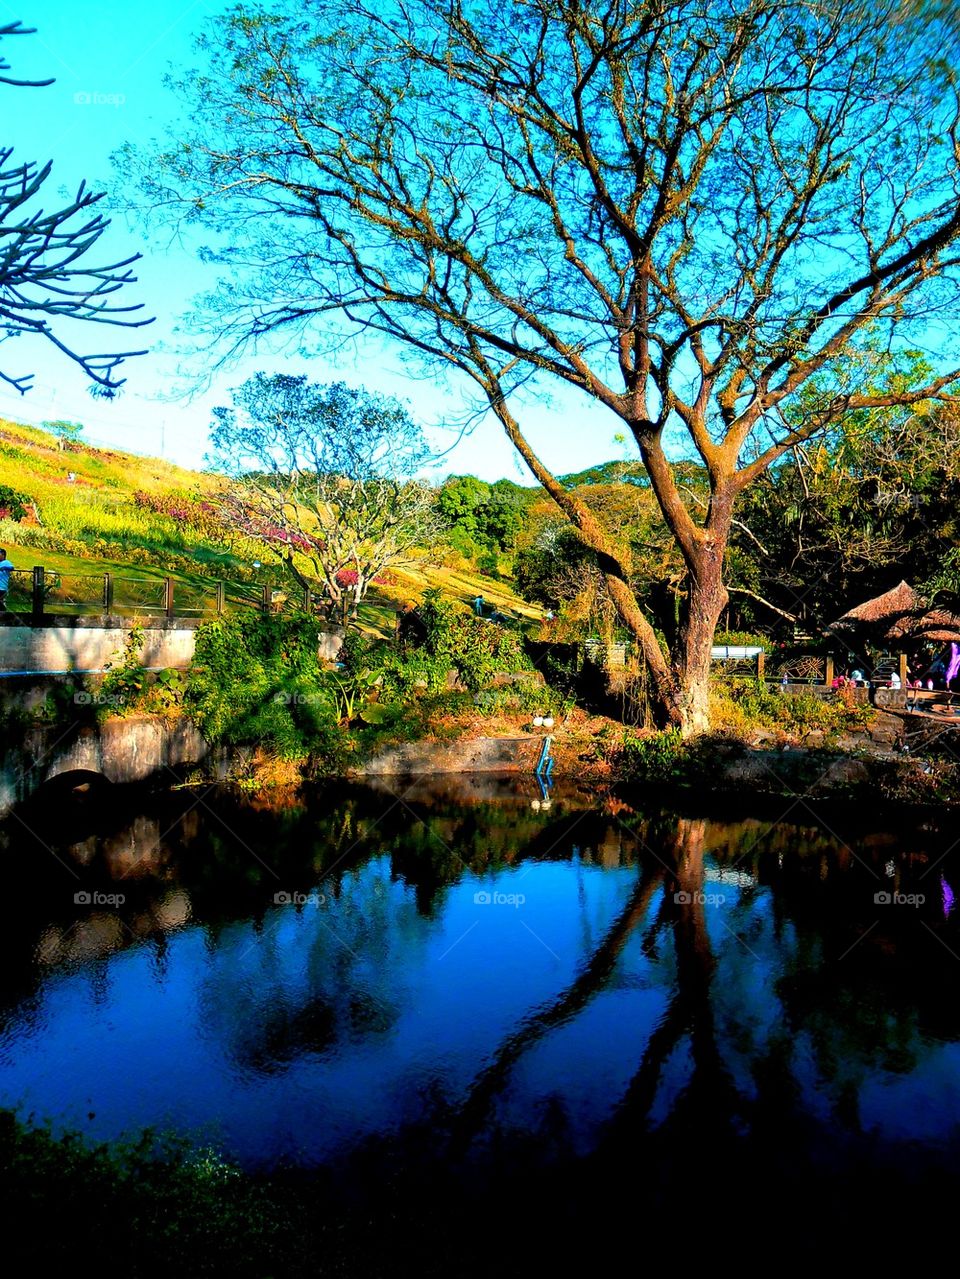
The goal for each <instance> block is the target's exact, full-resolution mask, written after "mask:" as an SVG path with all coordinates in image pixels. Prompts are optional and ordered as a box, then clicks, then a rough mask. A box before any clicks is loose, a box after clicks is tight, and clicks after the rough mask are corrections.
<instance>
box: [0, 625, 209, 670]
mask: <svg viewBox="0 0 960 1279" xmlns="http://www.w3.org/2000/svg"><path fill="white" fill-rule="evenodd" d="M78 621H79V619H78ZM129 634H130V626H129V625H127V626H123V625H122V624H121V623H118V624H116V625H99V626H83V625H64V626H3V627H0V671H48V672H51V673H52V672H59V671H76V672H84V671H86V672H94V671H102V670H103V668H104V667H105V666H106V664H107V663H108V662H110V661H115V660H116V659H117V657H118V656H119V655H120V653H122V651H123V647H124V645H125V644H126V642H127V636H128V635H129ZM195 639H196V624H193V625H190V624H189V623H187V624H184V623H183V622H178V623H177V624H176V625H171V626H151V627H150V628H149V629H147V630H144V645H143V650H142V657H141V659H140V660H141V661H142V662H143V664H144V666H147V667H149V668H151V669H154V670H162V669H163V668H164V667H167V666H175V667H177V668H178V669H180V670H183V669H185V668H186V667H188V666H189V665H190V663H191V662H192V661H193V649H194V641H195Z"/></svg>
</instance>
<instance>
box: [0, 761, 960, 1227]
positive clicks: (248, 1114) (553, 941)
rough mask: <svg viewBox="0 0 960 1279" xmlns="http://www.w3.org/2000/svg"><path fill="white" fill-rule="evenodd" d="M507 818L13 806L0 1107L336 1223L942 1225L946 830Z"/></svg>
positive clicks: (954, 922) (959, 977)
mask: <svg viewBox="0 0 960 1279" xmlns="http://www.w3.org/2000/svg"><path fill="white" fill-rule="evenodd" d="M538 795H539V792H538V791H536V789H535V788H534V786H533V784H532V783H529V784H528V783H527V782H526V781H523V780H521V781H515V780H511V781H496V780H491V779H482V778H477V779H469V778H458V779H451V780H449V781H447V782H443V781H439V782H437V783H435V784H433V785H428V784H426V783H417V784H415V785H413V786H410V785H409V784H406V785H404V784H401V783H397V784H396V786H395V787H388V786H383V787H381V788H378V789H372V788H371V789H368V788H362V787H345V786H340V787H338V788H336V789H332V790H329V791H326V792H319V793H317V794H316V795H314V796H313V797H312V798H310V799H309V800H307V801H297V802H291V803H289V804H287V805H283V804H281V803H277V802H276V801H271V800H252V799H249V798H243V797H238V796H237V795H235V794H233V795H232V794H229V793H225V792H221V791H216V790H214V791H208V792H204V791H183V792H179V793H177V794H174V795H168V796H161V797H153V798H144V797H143V796H142V795H141V796H138V797H136V798H135V799H132V798H131V797H130V796H126V797H122V796H121V799H120V800H118V799H117V798H116V796H115V797H114V799H113V800H112V801H111V802H110V804H109V805H106V804H104V803H103V801H102V800H91V801H89V803H88V804H87V805H86V806H84V805H82V804H81V805H79V806H76V805H74V806H73V807H70V808H64V807H62V806H61V805H60V803H59V802H58V803H53V804H51V803H50V802H49V801H48V802H46V803H42V804H40V805H38V806H37V807H35V809H33V810H32V811H30V812H25V813H24V814H23V815H22V816H23V821H25V822H26V825H24V824H23V822H21V821H20V820H18V819H12V820H11V821H10V822H8V823H7V824H6V827H5V830H4V835H3V842H4V844H5V847H4V850H3V855H4V858H5V864H6V866H7V872H6V873H5V880H6V883H7V889H8V891H7V893H6V895H5V901H4V907H3V912H4V920H3V928H2V931H0V958H2V965H0V1105H3V1106H8V1107H18V1108H19V1109H20V1111H21V1113H22V1114H23V1115H24V1116H28V1115H32V1116H34V1117H35V1118H36V1119H50V1120H52V1121H53V1123H54V1127H55V1129H56V1130H58V1131H62V1130H64V1129H67V1128H74V1129H78V1130H80V1131H81V1132H83V1133H84V1134H87V1135H88V1136H89V1137H91V1138H94V1139H104V1138H112V1137H115V1136H118V1135H120V1134H124V1133H131V1132H134V1131H136V1130H138V1129H141V1128H143V1127H145V1126H153V1127H159V1128H170V1129H173V1130H175V1131H177V1132H181V1133H185V1134H189V1135H190V1136H191V1138H193V1139H195V1140H196V1141H198V1142H200V1143H202V1144H204V1145H212V1146H215V1147H216V1148H218V1149H219V1150H221V1151H223V1152H224V1153H225V1154H226V1155H227V1156H229V1157H230V1158H231V1159H234V1160H236V1161H237V1162H239V1163H240V1164H241V1165H243V1166H244V1167H245V1168H247V1169H248V1170H251V1171H255V1172H262V1171H272V1172H277V1171H280V1172H282V1173H283V1174H284V1175H288V1174H289V1175H294V1174H296V1175H300V1174H301V1173H303V1172H304V1171H305V1170H309V1171H310V1172H311V1175H315V1176H319V1177H327V1178H328V1179H330V1184H331V1186H333V1187H335V1189H336V1193H337V1194H339V1195H341V1196H344V1197H346V1198H347V1199H350V1200H351V1201H352V1202H353V1203H354V1204H356V1203H358V1202H359V1203H361V1204H362V1203H363V1202H364V1201H365V1200H366V1199H369V1200H370V1202H371V1204H374V1203H375V1202H376V1200H377V1198H378V1196H379V1195H381V1194H382V1193H383V1191H384V1187H386V1186H390V1187H391V1188H393V1189H392V1190H391V1193H393V1190H395V1189H396V1187H397V1185H398V1182H402V1181H403V1180H404V1179H407V1178H408V1179H410V1180H409V1184H410V1185H413V1184H420V1183H419V1182H418V1181H417V1179H418V1178H423V1179H424V1182H423V1184H427V1183H428V1182H430V1181H431V1179H432V1182H433V1184H442V1185H444V1186H446V1187H447V1189H448V1190H449V1189H450V1187H454V1186H456V1187H461V1188H462V1193H463V1194H465V1195H469V1194H471V1193H483V1194H487V1193H490V1192H491V1187H496V1186H497V1185H498V1184H502V1185H503V1186H504V1187H506V1186H507V1185H509V1186H510V1187H511V1190H510V1194H511V1195H512V1194H513V1193H514V1191H515V1190H516V1188H517V1187H518V1186H519V1187H522V1188H525V1190H523V1191H522V1193H532V1190H533V1188H535V1187H546V1186H549V1187H550V1194H549V1211H552V1212H554V1213H556V1214H557V1222H556V1223H555V1226H554V1229H556V1228H557V1227H559V1226H562V1223H563V1220H564V1218H565V1216H566V1215H567V1214H568V1213H569V1212H571V1211H575V1208H576V1205H577V1203H578V1202H581V1199H580V1196H582V1195H584V1194H589V1196H590V1200H591V1204H592V1208H593V1210H594V1211H596V1210H597V1209H598V1207H601V1208H602V1206H603V1205H604V1204H605V1203H609V1205H610V1206H611V1209H612V1208H613V1206H614V1205H616V1211H617V1212H618V1214H619V1215H620V1219H621V1224H622V1223H623V1213H624V1205H625V1204H631V1205H632V1206H633V1209H635V1210H636V1212H637V1213H639V1214H640V1215H641V1216H643V1217H645V1220H646V1225H645V1227H644V1228H645V1229H646V1228H649V1226H650V1225H651V1224H657V1223H658V1222H659V1223H660V1224H661V1225H665V1224H666V1223H667V1222H669V1223H671V1225H670V1228H671V1229H672V1230H673V1229H682V1230H687V1229H693V1226H692V1225H691V1224H690V1223H691V1222H692V1221H696V1220H697V1219H699V1214H700V1212H701V1206H702V1203H703V1198H702V1196H704V1195H707V1197H708V1199H709V1201H710V1202H711V1203H712V1205H713V1207H712V1210H711V1213H712V1216H713V1219H714V1225H713V1226H712V1227H711V1229H714V1230H717V1229H721V1228H722V1229H723V1230H725V1231H726V1230H729V1229H734V1228H736V1229H739V1228H740V1227H736V1226H735V1223H736V1222H737V1221H738V1220H742V1219H743V1215H744V1214H746V1217H747V1218H748V1219H751V1220H752V1219H753V1218H754V1216H755V1214H756V1213H757V1212H758V1211H760V1209H759V1207H758V1205H761V1204H762V1205H763V1207H762V1212H763V1214H764V1219H765V1220H766V1221H767V1222H769V1221H770V1213H771V1212H773V1213H777V1212H778V1211H780V1210H782V1213H783V1219H784V1221H791V1220H794V1218H795V1217H797V1216H799V1218H801V1219H802V1220H803V1221H804V1222H805V1225H804V1228H803V1232H802V1234H803V1238H804V1239H806V1240H807V1242H808V1243H809V1242H810V1241H811V1240H812V1241H813V1242H814V1243H816V1240H817V1237H818V1235H817V1228H818V1227H822V1228H823V1229H824V1230H826V1229H827V1226H828V1224H829V1223H831V1222H833V1223H835V1222H838V1221H839V1222H840V1223H841V1224H843V1223H844V1222H846V1223H847V1224H848V1225H850V1224H851V1223H853V1224H855V1225H856V1228H857V1229H858V1230H859V1229H867V1230H869V1229H870V1225H869V1218H870V1214H871V1212H873V1211H875V1213H876V1222H877V1226H878V1229H881V1230H887V1229H889V1228H890V1223H889V1220H888V1207H889V1205H891V1204H895V1205H896V1204H899V1205H900V1206H901V1207H902V1206H904V1205H905V1204H906V1203H907V1201H906V1200H905V1199H904V1198H903V1196H905V1195H908V1194H912V1195H914V1196H915V1199H911V1200H910V1201H909V1205H910V1211H911V1212H912V1211H914V1210H915V1209H916V1207H917V1205H918V1204H924V1205H929V1206H930V1209H931V1211H933V1209H934V1205H935V1204H939V1203H940V1202H941V1201H943V1202H945V1203H947V1204H949V1203H950V1202H951V1201H954V1202H955V1199H956V1195H957V1193H958V1192H960V1183H958V1179H957V1173H958V1171H960V958H958V956H960V907H956V908H955V906H954V893H955V892H960V858H958V855H957V852H956V851H954V849H953V843H954V840H955V836H954V834H953V833H952V832H951V831H950V830H949V829H943V830H937V829H934V828H932V827H930V826H927V827H926V828H921V829H917V826H916V823H915V822H914V823H913V824H912V825H910V824H905V825H903V826H900V827H897V826H895V825H893V824H891V823H890V821H889V819H886V821H885V822H881V821H880V820H879V819H877V818H875V817H873V816H871V815H870V814H864V813H863V812H856V813H854V812H850V813H840V814H837V813H836V812H833V813H831V814H829V815H828V817H827V819H826V821H825V822H824V821H823V820H820V819H818V818H817V817H816V816H814V814H813V813H812V812H811V810H810V809H809V808H807V807H806V806H805V805H804V804H803V803H802V802H798V803H796V804H793V805H788V804H784V805H783V806H782V807H783V809H786V810H787V811H785V812H783V811H779V810H777V809H773V810H771V811H770V812H767V813H763V814H759V815H754V816H743V815H742V814H739V815H736V816H731V815H729V814H728V815H727V816H726V817H725V818H724V819H722V820H721V819H718V818H707V817H704V816H702V815H698V814H696V813H694V812H686V813H662V812H657V811H652V810H649V809H644V808H643V807H642V806H641V805H639V804H636V805H635V804H632V803H626V802H623V801H621V800H609V801H605V802H603V803H601V802H599V801H596V800H594V799H593V798H592V797H591V795H590V794H589V793H588V792H587V791H586V790H578V789H577V788H576V787H574V786H569V785H568V787H567V789H566V790H564V789H563V788H562V787H561V788H558V791H556V792H555V793H554V797H553V800H552V803H551V804H550V805H549V806H544V805H542V804H541V803H540V801H539V798H538ZM134 805H136V806H134ZM28 828H29V829H28ZM83 894H86V895H88V898H89V900H88V901H85V900H75V898H76V897H77V895H83ZM118 896H122V898H123V900H122V901H119V902H117V901H114V900H112V899H114V898H117V897H118ZM498 1179H503V1180H502V1181H498ZM708 1187H709V1190H708ZM451 1193H453V1192H452V1191H451ZM457 1193H461V1191H460V1190H458V1191H457ZM504 1195H505V1196H507V1191H506V1190H504ZM891 1196H892V1198H891ZM661 1210H663V1211H664V1212H665V1214H666V1215H665V1216H664V1217H662V1218H660V1217H657V1216H656V1214H657V1213H658V1212H660V1211H661ZM854 1211H856V1214H857V1215H856V1218H855V1221H854V1217H853V1216H851V1214H853V1213H854ZM718 1213H719V1218H720V1219H725V1221H726V1224H725V1225H724V1224H723V1220H719V1221H718V1217H717V1214H718ZM691 1214H692V1216H691ZM530 1228H531V1229H533V1228H534V1227H533V1226H531V1227H530ZM830 1228H832V1226H831V1227H830ZM802 1242H803V1239H801V1240H800V1243H802ZM797 1246H799V1244H798V1242H797V1241H796V1240H794V1242H793V1243H792V1244H791V1249H794V1248H795V1247H797Z"/></svg>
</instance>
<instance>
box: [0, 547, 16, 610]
mask: <svg viewBox="0 0 960 1279" xmlns="http://www.w3.org/2000/svg"><path fill="white" fill-rule="evenodd" d="M12 572H13V565H12V564H11V563H10V561H9V560H8V559H7V552H6V550H5V549H4V548H3V547H2V546H0V613H5V612H6V611H7V591H9V589H10V574H11V573H12Z"/></svg>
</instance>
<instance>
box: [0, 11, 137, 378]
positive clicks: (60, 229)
mask: <svg viewBox="0 0 960 1279" xmlns="http://www.w3.org/2000/svg"><path fill="white" fill-rule="evenodd" d="M32 34H33V30H32V28H28V27H24V26H23V25H22V24H21V23H20V22H8V23H6V24H4V25H0V39H2V38H3V37H5V36H18V35H32ZM9 70H10V66H9V63H8V62H7V61H6V60H5V59H4V58H2V57H0V85H8V86H13V87H15V88H43V87H45V86H46V85H50V84H52V83H53V81H52V80H16V79H13V78H12V77H11V76H8V75H6V74H5V72H7V71H9ZM52 169H53V166H52V163H50V162H48V163H47V164H44V165H42V166H38V165H36V164H34V163H33V162H31V161H27V162H26V163H22V164H17V163H14V162H13V147H12V146H0V341H3V339H4V338H10V337H17V336H20V335H22V334H27V335H33V336H35V337H41V338H45V339H46V340H47V341H48V342H52V343H53V345H54V346H55V347H56V348H57V349H58V350H59V351H62V352H63V354H64V355H66V356H67V357H68V358H69V359H71V360H73V361H74V363H76V364H78V365H79V366H80V368H81V369H83V371H84V373H85V374H86V375H87V376H88V377H89V378H90V379H91V383H92V389H93V390H94V391H96V392H97V393H99V394H101V395H104V396H107V397H112V396H113V395H114V394H115V393H116V390H117V388H118V387H119V386H121V385H122V384H123V382H124V380H125V379H123V378H117V377H116V370H117V368H118V367H119V366H120V364H121V363H122V362H123V361H124V360H125V359H128V358H130V357H131V356H134V355H143V354H144V352H143V351H125V352H122V353H117V352H107V353H98V354H81V353H80V352H79V351H77V350H75V349H74V347H73V346H72V345H71V344H70V343H69V342H68V341H67V340H66V339H65V337H64V336H63V329H62V322H63V321H70V320H82V321H84V322H85V323H89V324H111V325H120V326H122V327H124V328H139V327H140V326H141V325H144V324H149V323H150V320H147V319H132V318H130V317H131V315H132V314H133V312H136V311H140V310H142V306H141V305H140V304H139V303H137V304H132V305H127V306H119V305H116V304H115V303H114V302H113V300H112V299H113V298H114V295H115V294H116V293H117V292H118V291H119V290H120V289H122V288H123V286H124V285H125V284H132V283H134V282H135V280H136V276H135V275H133V273H132V272H131V270H130V267H131V266H132V265H133V263H134V262H136V261H137V260H138V258H139V256H140V255H139V254H134V255H133V256H132V257H129V258H124V259H123V260H122V261H119V262H110V263H108V264H105V265H103V266H93V265H91V263H90V254H91V252H92V251H93V249H94V248H95V246H96V244H97V241H98V240H99V239H100V237H101V235H103V233H104V231H106V229H107V227H108V226H109V225H110V222H109V219H108V218H105V217H104V216H103V215H102V214H100V213H94V212H93V211H92V210H93V206H94V205H96V204H97V203H98V202H99V201H100V200H102V199H103V192H100V193H94V192H92V191H89V190H88V189H87V187H86V185H85V184H84V183H81V184H80V188H79V190H78V191H77V194H76V196H75V197H74V199H73V200H72V201H71V202H70V203H69V204H67V205H65V206H63V207H62V208H59V209H56V208H55V209H52V210H48V209H46V208H44V207H43V206H42V205H41V204H40V203H39V201H40V200H42V199H43V197H44V196H45V195H48V194H49V179H50V175H51V172H52ZM0 380H2V381H4V382H7V383H9V385H10V386H13V387H16V389H17V390H18V391H20V392H21V394H22V393H23V392H25V391H27V390H29V388H30V384H31V382H32V380H33V375H32V374H14V373H9V372H6V371H5V370H4V369H2V368H0Z"/></svg>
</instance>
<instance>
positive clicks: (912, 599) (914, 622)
mask: <svg viewBox="0 0 960 1279" xmlns="http://www.w3.org/2000/svg"><path fill="white" fill-rule="evenodd" d="M827 632H828V634H831V635H835V636H836V637H837V638H838V639H841V640H843V641H844V642H850V641H857V640H868V639H869V640H873V641H874V642H875V643H880V644H883V645H885V646H889V647H893V648H906V647H907V646H908V645H911V644H917V643H923V642H927V641H929V642H931V643H943V644H949V643H951V642H953V643H960V617H958V616H957V615H956V614H955V613H951V612H949V611H948V610H947V609H943V608H931V609H928V608H926V607H925V606H924V605H923V603H922V601H921V600H920V598H919V596H918V595H917V593H916V591H915V590H914V589H913V587H912V586H910V585H909V584H908V583H907V582H901V583H900V584H899V586H894V587H893V588H892V589H891V590H889V591H885V592H884V594H883V595H878V596H876V598H875V599H872V600H866V601H865V602H864V603H863V604H859V605H858V606H857V607H856V608H852V609H850V611H849V612H847V613H844V615H843V616H842V617H838V618H837V620H836V621H835V622H831V624H830V625H829V626H828V627H827Z"/></svg>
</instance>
